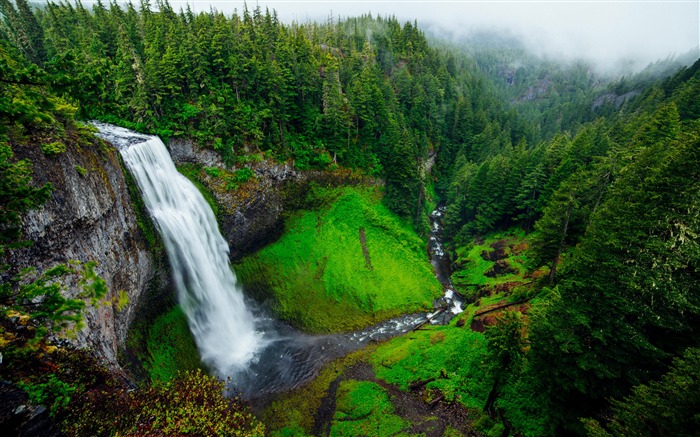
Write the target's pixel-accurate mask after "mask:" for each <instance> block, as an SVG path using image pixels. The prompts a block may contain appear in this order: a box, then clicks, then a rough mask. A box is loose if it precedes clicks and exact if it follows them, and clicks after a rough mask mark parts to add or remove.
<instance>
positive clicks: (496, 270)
mask: <svg viewBox="0 0 700 437" xmlns="http://www.w3.org/2000/svg"><path fill="white" fill-rule="evenodd" d="M516 272H517V270H515V269H514V268H513V267H511V265H510V262H508V260H507V259H501V260H498V261H496V263H495V264H494V265H493V267H491V268H490V269H489V270H488V271H487V272H486V273H484V276H488V277H490V278H495V277H496V276H502V275H507V274H510V273H516Z"/></svg>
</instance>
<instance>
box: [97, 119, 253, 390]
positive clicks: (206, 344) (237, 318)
mask: <svg viewBox="0 0 700 437" xmlns="http://www.w3.org/2000/svg"><path fill="white" fill-rule="evenodd" d="M95 125H96V126H97V127H98V129H99V130H100V136H102V137H103V138H105V139H107V140H109V141H111V142H112V143H114V144H115V145H117V147H118V148H119V151H120V153H121V155H122V157H123V159H124V162H125V163H126V165H127V167H128V168H129V170H130V171H131V173H132V174H133V176H134V178H135V179H136V182H137V183H138V185H139V187H140V188H141V192H142V195H143V200H144V203H145V204H146V207H147V208H148V210H149V212H150V213H151V215H152V216H153V219H154V221H155V223H156V225H157V226H158V228H159V230H160V234H161V236H162V238H163V241H164V244H165V248H166V251H167V253H168V258H169V260H170V263H171V265H172V270H173V276H174V278H175V285H176V287H177V292H178V299H179V303H180V305H181V306H182V309H183V311H184V312H185V314H186V315H187V320H188V322H189V326H190V330H191V331H192V334H193V336H194V339H195V341H196V343H197V347H198V348H199V352H200V355H201V357H202V361H203V362H204V363H206V364H207V365H208V366H209V367H211V368H212V369H213V370H214V371H216V372H217V373H218V374H219V376H222V377H225V376H230V375H232V374H234V373H237V372H239V371H241V370H243V369H245V368H246V365H247V364H248V362H249V361H251V359H253V357H254V356H255V355H256V352H257V351H258V350H259V349H260V348H261V347H262V346H261V343H262V339H261V336H260V335H258V333H256V331H255V323H254V317H253V315H252V314H251V313H250V311H249V310H248V309H247V308H246V305H245V302H244V300H243V294H242V292H241V290H240V288H239V287H238V286H237V285H236V277H235V275H234V274H233V272H232V271H231V269H230V267H229V258H228V253H229V248H228V244H227V243H226V240H224V238H223V237H222V236H221V233H220V232H219V228H218V226H217V222H216V218H215V216H214V213H213V212H212V210H211V208H210V207H209V204H207V202H206V200H205V199H204V197H203V196H202V194H201V193H200V192H199V191H198V190H197V188H196V187H195V186H194V185H193V184H192V183H191V182H190V181H189V180H188V179H187V178H185V177H184V176H183V175H181V174H180V173H179V172H178V171H177V169H176V168H175V165H174V164H173V161H172V160H171V158H170V155H169V154H168V151H167V149H166V148H165V145H164V144H163V142H162V141H161V140H160V139H159V138H158V137H155V136H147V135H142V134H138V133H136V132H132V131H129V130H127V129H123V128H119V127H116V126H111V125H105V124H101V123H95Z"/></svg>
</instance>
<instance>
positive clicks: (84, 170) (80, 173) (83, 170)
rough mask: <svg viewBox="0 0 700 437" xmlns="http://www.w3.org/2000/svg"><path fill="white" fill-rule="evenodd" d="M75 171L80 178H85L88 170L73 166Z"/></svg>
mask: <svg viewBox="0 0 700 437" xmlns="http://www.w3.org/2000/svg"><path fill="white" fill-rule="evenodd" d="M75 171H77V172H78V174H79V175H80V176H81V177H85V176H87V174H88V169H86V168H85V167H81V166H79V165H76V166H75Z"/></svg>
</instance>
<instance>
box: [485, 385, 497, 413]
mask: <svg viewBox="0 0 700 437" xmlns="http://www.w3.org/2000/svg"><path fill="white" fill-rule="evenodd" d="M498 382H499V381H498V379H496V380H495V381H494V382H493V387H491V392H490V393H489V397H488V398H487V399H486V405H484V411H485V412H487V413H489V412H491V411H492V410H493V404H494V403H495V402H496V398H498V385H499V384H498Z"/></svg>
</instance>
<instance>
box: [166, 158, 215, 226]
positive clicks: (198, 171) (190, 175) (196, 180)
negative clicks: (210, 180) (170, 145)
mask: <svg viewBox="0 0 700 437" xmlns="http://www.w3.org/2000/svg"><path fill="white" fill-rule="evenodd" d="M206 169H209V167H207V168H206ZM206 169H205V168H204V167H203V166H202V165H199V164H183V165H179V166H178V167H177V171H179V172H180V173H181V174H183V175H184V176H185V177H186V178H187V179H189V180H190V182H192V183H193V184H194V185H195V186H196V187H197V189H198V190H199V192H200V193H202V196H204V199H205V200H206V201H207V203H208V204H209V207H210V208H211V210H212V211H213V212H214V215H215V216H216V217H219V215H220V214H219V204H218V203H216V199H214V195H213V194H212V193H211V191H209V189H208V188H207V187H206V186H204V184H203V183H202V179H201V178H202V174H203V173H204V172H206V173H207V174H209V172H207V171H206ZM214 170H217V172H216V174H217V176H218V174H219V173H218V171H219V169H218V168H215V169H214Z"/></svg>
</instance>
